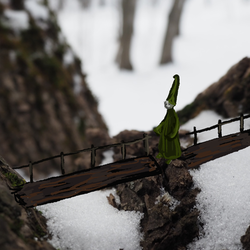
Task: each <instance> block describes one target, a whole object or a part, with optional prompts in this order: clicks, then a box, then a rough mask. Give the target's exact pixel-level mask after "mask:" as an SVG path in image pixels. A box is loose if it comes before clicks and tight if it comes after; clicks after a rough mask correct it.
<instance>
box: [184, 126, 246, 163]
mask: <svg viewBox="0 0 250 250" xmlns="http://www.w3.org/2000/svg"><path fill="white" fill-rule="evenodd" d="M248 146H250V130H246V131H244V132H242V133H235V134H231V135H227V136H223V137H221V138H216V139H213V140H209V141H206V142H204V143H198V144H197V145H194V146H191V147H189V148H187V149H186V150H184V151H183V156H184V160H185V161H186V162H187V163H188V167H189V168H195V167H198V166H199V165H200V164H203V163H205V162H208V161H211V160H214V159H217V158H219V157H222V156H225V155H227V154H230V153H233V152H236V151H238V150H241V149H243V148H246V147H248ZM249 152H250V151H249Z"/></svg>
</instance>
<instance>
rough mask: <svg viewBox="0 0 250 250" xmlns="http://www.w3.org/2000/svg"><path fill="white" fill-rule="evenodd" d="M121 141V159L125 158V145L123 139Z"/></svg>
mask: <svg viewBox="0 0 250 250" xmlns="http://www.w3.org/2000/svg"><path fill="white" fill-rule="evenodd" d="M121 143H122V147H121V153H122V159H123V160H124V159H125V158H126V146H125V144H124V140H122V141H121Z"/></svg>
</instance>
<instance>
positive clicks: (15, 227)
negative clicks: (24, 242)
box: [10, 219, 24, 238]
mask: <svg viewBox="0 0 250 250" xmlns="http://www.w3.org/2000/svg"><path fill="white" fill-rule="evenodd" d="M23 224H24V222H23V220H21V219H16V220H15V221H14V222H13V223H11V224H10V229H11V230H12V231H13V232H14V233H16V234H17V235H18V236H19V237H21V238H23V237H22V235H21V233H20V229H21V228H22V226H23Z"/></svg>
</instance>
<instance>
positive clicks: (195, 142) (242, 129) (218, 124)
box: [185, 113, 250, 145]
mask: <svg viewBox="0 0 250 250" xmlns="http://www.w3.org/2000/svg"><path fill="white" fill-rule="evenodd" d="M247 118H250V114H248V115H243V114H242V113H241V114H240V116H239V117H237V118H233V119H230V120H227V121H223V122H222V121H221V120H218V123H217V124H216V125H213V126H211V127H207V128H203V129H200V130H196V127H194V130H193V132H189V133H186V134H185V135H192V134H193V135H194V145H196V144H197V142H198V139H197V134H198V133H202V132H205V131H209V130H212V129H215V128H218V138H221V137H222V126H223V125H225V124H228V123H231V122H235V121H240V132H241V133H242V132H243V131H244V119H247Z"/></svg>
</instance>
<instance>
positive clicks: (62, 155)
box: [61, 152, 65, 174]
mask: <svg viewBox="0 0 250 250" xmlns="http://www.w3.org/2000/svg"><path fill="white" fill-rule="evenodd" d="M61 172H62V174H65V171H64V154H63V152H61Z"/></svg>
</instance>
